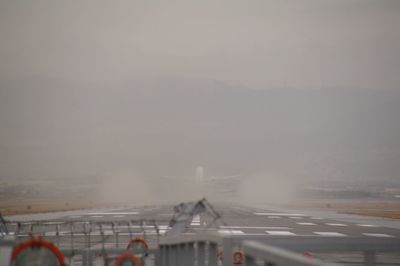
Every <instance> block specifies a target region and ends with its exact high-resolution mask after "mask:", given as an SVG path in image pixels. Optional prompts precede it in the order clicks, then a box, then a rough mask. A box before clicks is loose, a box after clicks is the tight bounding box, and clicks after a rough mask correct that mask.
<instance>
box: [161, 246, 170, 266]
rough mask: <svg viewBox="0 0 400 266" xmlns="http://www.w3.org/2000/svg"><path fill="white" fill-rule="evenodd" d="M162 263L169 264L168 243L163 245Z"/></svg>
mask: <svg viewBox="0 0 400 266" xmlns="http://www.w3.org/2000/svg"><path fill="white" fill-rule="evenodd" d="M161 254H162V255H161V265H162V266H168V265H169V250H168V246H167V245H163V246H161Z"/></svg>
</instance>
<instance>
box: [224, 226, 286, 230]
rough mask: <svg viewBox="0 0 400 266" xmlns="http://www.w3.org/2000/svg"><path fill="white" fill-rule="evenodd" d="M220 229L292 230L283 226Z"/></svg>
mask: <svg viewBox="0 0 400 266" xmlns="http://www.w3.org/2000/svg"><path fill="white" fill-rule="evenodd" d="M221 228H224V229H225V228H227V229H264V230H268V229H270V230H275V229H277V230H279V229H282V230H289V229H292V228H290V227H285V226H239V225H238V226H221Z"/></svg>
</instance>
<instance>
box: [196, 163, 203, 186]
mask: <svg viewBox="0 0 400 266" xmlns="http://www.w3.org/2000/svg"><path fill="white" fill-rule="evenodd" d="M195 177H196V184H198V185H199V184H203V181H204V168H203V166H197V167H196V175H195Z"/></svg>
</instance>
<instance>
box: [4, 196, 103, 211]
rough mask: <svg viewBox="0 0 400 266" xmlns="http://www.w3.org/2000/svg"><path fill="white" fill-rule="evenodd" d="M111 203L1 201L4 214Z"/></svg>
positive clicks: (89, 206)
mask: <svg viewBox="0 0 400 266" xmlns="http://www.w3.org/2000/svg"><path fill="white" fill-rule="evenodd" d="M109 206H110V204H105V203H103V202H97V201H93V200H91V199H79V200H66V199H65V200H61V199H57V200H51V199H31V200H29V199H15V200H2V201H0V212H1V213H2V215H15V214H29V213H44V212H56V211H70V210H78V209H88V208H96V207H109Z"/></svg>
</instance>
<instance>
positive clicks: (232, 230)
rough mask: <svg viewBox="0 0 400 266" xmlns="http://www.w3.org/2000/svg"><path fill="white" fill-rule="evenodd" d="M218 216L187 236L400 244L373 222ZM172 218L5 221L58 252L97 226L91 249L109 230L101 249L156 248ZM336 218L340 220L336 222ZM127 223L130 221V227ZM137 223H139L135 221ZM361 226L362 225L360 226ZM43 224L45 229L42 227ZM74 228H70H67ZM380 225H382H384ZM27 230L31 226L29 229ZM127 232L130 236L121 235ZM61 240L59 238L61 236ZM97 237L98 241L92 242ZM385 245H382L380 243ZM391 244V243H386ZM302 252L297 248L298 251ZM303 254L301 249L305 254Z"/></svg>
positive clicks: (96, 215)
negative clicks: (138, 242) (132, 243)
mask: <svg viewBox="0 0 400 266" xmlns="http://www.w3.org/2000/svg"><path fill="white" fill-rule="evenodd" d="M214 207H215V209H216V210H217V212H219V213H220V214H221V217H222V221H223V224H222V223H220V226H219V227H218V228H216V227H214V226H211V225H209V224H207V223H208V222H209V220H208V219H205V217H203V216H201V215H200V216H195V217H194V218H193V220H192V222H191V225H190V228H189V230H188V232H187V233H189V234H192V233H196V232H198V233H202V232H204V230H205V229H204V228H207V229H206V230H207V232H210V231H211V232H218V233H219V234H221V235H234V236H238V237H241V238H244V239H253V238H255V239H257V240H259V241H262V242H267V243H269V244H274V243H277V244H278V245H279V243H281V242H282V241H284V242H285V243H292V245H296V243H301V240H309V239H316V240H317V241H320V243H326V242H329V241H332V240H333V241H345V240H346V239H357V240H358V241H361V242H362V243H364V244H367V245H368V244H371V245H372V244H374V243H381V242H382V241H394V242H393V243H400V229H397V228H395V227H396V226H394V227H386V226H382V223H375V221H376V219H368V218H362V219H357V217H356V218H354V219H353V220H354V221H352V219H350V218H349V217H347V219H337V220H336V219H332V218H325V217H322V216H314V215H309V213H308V212H307V213H306V212H302V211H301V210H296V211H293V210H291V211H290V212H287V211H286V212H284V211H283V210H280V211H276V210H272V209H264V208H251V207H246V206H236V205H233V204H230V205H227V204H217V205H215V206H214ZM172 215H173V206H171V205H166V206H145V207H120V208H107V209H91V210H78V211H69V212H58V213H48V214H35V215H25V216H13V217H6V218H7V219H10V220H14V221H20V225H19V226H20V228H19V229H18V228H17V227H18V225H17V224H16V223H14V224H11V225H10V226H9V229H10V231H11V232H12V233H13V234H17V235H19V237H22V238H23V237H29V234H28V233H27V231H29V230H32V229H33V231H35V232H37V233H39V234H42V235H44V236H45V237H48V238H50V239H52V240H53V241H55V240H54V238H55V237H56V232H57V231H58V232H59V233H58V236H57V237H58V239H57V241H58V243H57V244H59V246H60V247H66V246H68V245H69V240H68V238H67V237H68V236H70V234H71V231H74V232H75V234H76V235H75V237H81V241H77V243H76V244H75V245H79V242H81V243H84V237H85V235H84V234H81V235H79V232H82V231H83V229H82V230H80V229H79V228H78V227H79V226H83V225H84V224H85V223H88V222H90V224H93V225H96V224H97V223H99V224H102V227H101V228H100V227H96V226H93V228H92V229H91V237H92V239H91V241H92V246H95V245H99V243H100V237H104V236H107V235H110V236H111V235H113V233H112V232H111V229H112V230H117V231H119V232H120V233H119V239H118V242H119V243H116V241H115V239H112V237H110V239H109V241H108V242H107V243H106V245H109V246H115V245H126V243H127V242H128V241H129V239H130V238H132V237H133V236H141V237H145V238H147V240H148V241H149V242H150V245H151V246H153V247H154V246H156V244H157V241H158V237H162V236H163V235H164V234H166V233H167V232H168V230H169V220H170V219H171V217H172ZM339 218H340V217H339ZM33 220H36V221H40V220H45V222H43V221H42V222H40V224H41V226H37V225H35V223H36V222H35V221H33ZM127 221H131V222H130V224H129V223H128V222H127ZM135 221H141V222H137V223H136V222H135ZM360 221H361V222H360ZM43 224H44V225H45V226H43ZM71 224H74V225H73V226H74V228H72V227H71ZM383 224H384V223H383ZM32 225H35V226H34V227H32ZM128 226H129V227H130V229H129V232H128V231H126V230H125V231H124V229H126V228H127V227H128ZM63 236H64V237H65V238H62V237H63ZM96 238H97V239H96ZM382 243H385V242H382ZM387 243H391V242H387ZM297 249H298V250H299V251H301V247H300V248H297ZM304 251H306V250H304ZM315 256H316V257H320V258H323V259H327V260H330V261H335V262H342V263H349V264H354V265H360V263H362V254H353V253H350V254H347V255H346V256H343V255H342V254H315ZM378 260H380V261H381V262H382V264H383V265H400V254H398V253H389V254H384V255H383V256H381V257H379V256H378Z"/></svg>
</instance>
